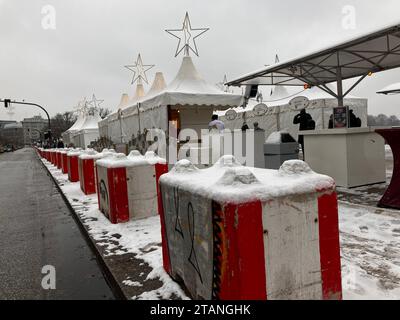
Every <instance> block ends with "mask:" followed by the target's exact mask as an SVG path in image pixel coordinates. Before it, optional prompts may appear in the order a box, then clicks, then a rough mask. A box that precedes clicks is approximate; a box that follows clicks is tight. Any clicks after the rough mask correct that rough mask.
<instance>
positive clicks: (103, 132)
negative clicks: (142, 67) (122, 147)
mask: <svg viewBox="0 0 400 320" xmlns="http://www.w3.org/2000/svg"><path fill="white" fill-rule="evenodd" d="M128 103H129V96H128V94H127V93H123V94H122V96H121V101H120V102H119V104H118V106H117V108H116V110H115V111H114V112H112V113H111V114H109V115H108V116H107V117H106V118H104V119H103V120H101V121H99V124H98V125H99V134H100V137H107V138H108V137H109V136H110V135H109V133H108V122H109V118H112V117H118V113H117V112H118V110H120V109H122V108H124V107H126V105H127V104H128Z"/></svg>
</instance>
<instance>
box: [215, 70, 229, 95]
mask: <svg viewBox="0 0 400 320" xmlns="http://www.w3.org/2000/svg"><path fill="white" fill-rule="evenodd" d="M227 82H228V78H227V76H226V74H225V75H224V79H223V80H222V81H221V82H218V83H217V86H218V87H219V88H220V89H221V90H222V91H225V92H228V86H227V85H225V83H227Z"/></svg>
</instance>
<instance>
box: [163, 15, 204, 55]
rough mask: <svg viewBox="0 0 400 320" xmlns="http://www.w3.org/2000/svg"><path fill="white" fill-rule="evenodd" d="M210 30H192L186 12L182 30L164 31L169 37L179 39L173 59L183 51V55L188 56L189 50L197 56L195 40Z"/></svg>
mask: <svg viewBox="0 0 400 320" xmlns="http://www.w3.org/2000/svg"><path fill="white" fill-rule="evenodd" d="M208 30H210V29H209V28H195V29H192V25H191V23H190V19H189V14H188V13H187V12H186V15H185V19H184V20H183V25H182V29H168V30H165V31H166V32H168V33H169V34H170V35H172V36H174V37H175V38H177V39H179V42H178V46H177V47H176V52H175V57H177V56H178V55H179V54H180V53H181V52H182V51H183V50H184V55H185V56H189V50H191V51H192V52H193V53H194V54H195V55H196V56H199V52H198V50H197V45H196V38H197V37H199V36H201V35H202V34H203V33H204V32H207V31H208Z"/></svg>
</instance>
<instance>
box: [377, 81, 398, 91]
mask: <svg viewBox="0 0 400 320" xmlns="http://www.w3.org/2000/svg"><path fill="white" fill-rule="evenodd" d="M376 93H381V94H398V93H400V82H397V83H392V84H390V85H388V86H386V87H384V88H383V89H381V90H379V91H377V92H376Z"/></svg>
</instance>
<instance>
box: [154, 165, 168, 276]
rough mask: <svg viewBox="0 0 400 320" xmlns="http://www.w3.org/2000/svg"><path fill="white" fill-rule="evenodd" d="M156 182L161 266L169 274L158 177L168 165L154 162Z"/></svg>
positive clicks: (164, 171) (166, 169)
mask: <svg viewBox="0 0 400 320" xmlns="http://www.w3.org/2000/svg"><path fill="white" fill-rule="evenodd" d="M155 170H156V183H157V204H158V214H159V215H160V223H161V239H162V258H163V266H164V270H165V271H166V272H167V273H169V274H171V260H170V257H169V248H168V239H167V234H166V226H165V215H164V207H163V200H162V193H161V185H160V183H159V179H160V177H161V175H162V174H164V173H167V172H168V165H167V164H165V165H161V164H156V166H155Z"/></svg>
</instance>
